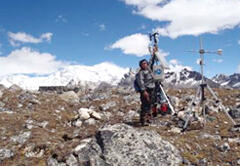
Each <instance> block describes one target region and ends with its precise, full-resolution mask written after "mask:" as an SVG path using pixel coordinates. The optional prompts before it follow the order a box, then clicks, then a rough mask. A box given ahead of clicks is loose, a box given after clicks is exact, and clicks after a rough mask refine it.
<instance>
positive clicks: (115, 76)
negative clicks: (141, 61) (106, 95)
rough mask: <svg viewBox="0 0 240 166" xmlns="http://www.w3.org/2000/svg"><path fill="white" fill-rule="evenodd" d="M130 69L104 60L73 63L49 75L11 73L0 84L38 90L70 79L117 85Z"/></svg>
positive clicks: (87, 82) (67, 81) (88, 82)
mask: <svg viewBox="0 0 240 166" xmlns="http://www.w3.org/2000/svg"><path fill="white" fill-rule="evenodd" d="M128 70H129V69H127V68H121V67H118V66H117V65H115V64H112V63H108V62H104V63H101V64H97V65H94V66H84V65H71V66H67V67H65V68H63V69H61V70H59V71H57V72H55V73H52V74H50V75H48V76H35V77H31V76H26V75H9V76H3V77H0V84H3V85H5V86H6V87H9V86H11V85H13V84H16V85H18V86H20V87H22V88H23V89H29V90H38V88H39V86H65V85H67V84H68V83H69V82H70V81H74V82H75V83H76V84H77V83H79V82H81V84H82V85H86V84H88V85H89V84H90V83H91V84H92V83H93V84H94V83H95V84H96V85H98V84H99V83H101V82H107V83H110V84H113V85H116V84H117V83H118V82H119V81H120V79H121V78H122V77H123V75H124V74H125V73H127V72H128Z"/></svg>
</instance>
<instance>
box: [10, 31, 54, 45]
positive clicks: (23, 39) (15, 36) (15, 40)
mask: <svg viewBox="0 0 240 166" xmlns="http://www.w3.org/2000/svg"><path fill="white" fill-rule="evenodd" d="M52 35H53V34H52V33H50V32H48V33H43V34H42V35H41V36H40V37H39V38H35V37H33V36H32V35H30V34H27V33H25V32H17V33H12V32H8V37H9V41H10V44H11V45H12V46H19V45H20V44H22V43H35V44H36V43H41V42H44V41H47V42H50V41H51V39H52Z"/></svg>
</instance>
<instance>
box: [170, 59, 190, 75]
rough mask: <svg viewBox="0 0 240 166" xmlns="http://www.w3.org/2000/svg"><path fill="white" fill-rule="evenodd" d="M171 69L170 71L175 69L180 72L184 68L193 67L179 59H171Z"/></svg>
mask: <svg viewBox="0 0 240 166" xmlns="http://www.w3.org/2000/svg"><path fill="white" fill-rule="evenodd" d="M169 68H170V69H169V70H170V71H173V72H176V73H179V72H180V71H182V70H183V69H185V68H186V69H188V70H192V67H190V66H183V65H182V64H181V62H180V61H179V60H177V59H171V60H170V61H169Z"/></svg>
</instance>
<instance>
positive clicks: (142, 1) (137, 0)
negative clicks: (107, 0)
mask: <svg viewBox="0 0 240 166" xmlns="http://www.w3.org/2000/svg"><path fill="white" fill-rule="evenodd" d="M122 1H124V2H125V3H126V4H127V5H134V6H137V7H138V8H139V9H141V8H143V7H144V6H151V5H157V4H159V3H161V2H163V1H164V0H122Z"/></svg>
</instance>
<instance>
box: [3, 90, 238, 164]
mask: <svg viewBox="0 0 240 166" xmlns="http://www.w3.org/2000/svg"><path fill="white" fill-rule="evenodd" d="M216 91H217V93H218V95H219V97H220V98H221V99H222V100H223V104H224V105H226V106H232V105H235V104H236V100H235V99H236V97H238V96H239V94H240V90H222V89H217V90H216ZM21 93H22V92H21V91H19V92H14V93H13V92H5V93H4V94H3V96H2V98H0V101H2V102H4V103H5V104H6V105H5V106H4V107H5V108H8V109H10V110H12V111H13V112H14V113H13V114H9V113H0V114H1V116H0V126H1V127H0V133H1V138H2V139H3V138H5V139H3V140H1V141H0V147H1V148H3V147H4V148H9V149H14V150H15V155H14V156H13V157H12V158H11V159H9V160H4V161H3V162H1V165H6V166H9V165H19V166H20V165H39V166H41V165H46V160H47V159H48V158H49V157H50V156H52V155H53V154H55V155H56V156H58V159H59V160H64V159H65V157H66V156H67V155H68V154H70V153H71V152H72V149H73V148H74V147H76V146H77V145H78V144H79V142H80V141H81V140H82V139H84V138H88V137H92V136H94V135H95V133H96V131H97V130H98V128H99V127H101V126H102V125H104V124H106V123H108V124H115V123H119V122H123V118H122V117H120V116H117V115H114V116H113V117H114V118H112V119H110V120H101V121H100V122H99V123H98V124H97V125H96V126H86V125H83V126H82V127H80V128H77V127H74V126H71V125H68V124H69V123H70V122H71V121H73V120H74V119H75V117H76V115H77V110H78V109H79V108H81V107H90V106H94V107H95V108H96V111H100V110H99V107H100V105H102V104H105V103H107V102H109V101H115V102H116V103H118V105H117V106H116V107H115V108H114V109H116V110H122V112H123V113H127V112H128V111H129V110H138V109H139V105H138V104H137V103H135V104H130V105H126V103H125V102H124V100H123V96H121V95H119V94H118V93H117V92H113V94H114V95H115V96H113V97H112V98H111V97H110V98H109V99H106V100H101V101H90V102H80V103H76V104H70V103H67V102H65V101H63V100H61V99H60V98H59V96H58V95H57V94H51V93H44V94H34V95H35V96H36V99H37V100H38V101H39V102H40V104H38V103H34V104H32V105H31V107H32V108H31V109H29V103H31V101H30V100H28V99H26V100H24V101H20V99H19V95H21ZM194 93H195V91H194V90H192V89H183V90H181V91H179V90H169V91H168V95H170V96H171V95H173V96H177V97H179V98H181V97H182V96H185V95H190V94H194ZM116 96H118V97H116ZM207 97H210V96H209V94H208V93H207ZM181 102H182V101H181ZM19 103H21V104H22V107H21V108H19V107H18V106H19ZM186 104H187V103H186V102H182V105H186ZM56 110H57V111H56ZM108 111H110V112H111V110H108ZM112 113H113V112H112ZM212 117H214V120H213V121H208V122H207V124H206V126H205V127H204V128H200V127H199V126H198V125H197V126H196V127H194V125H193V126H192V127H191V128H189V130H188V131H186V132H185V133H181V134H176V133H172V132H168V130H170V129H171V127H172V126H174V125H176V124H175V123H174V122H172V121H171V117H169V116H165V117H161V116H159V117H158V121H168V122H169V123H170V125H169V126H157V127H154V126H149V127H141V128H142V129H145V130H155V131H157V132H158V133H159V134H160V135H161V136H162V137H163V138H164V139H166V140H168V141H170V142H171V143H173V144H174V145H175V146H176V147H178V148H179V149H180V151H181V155H182V156H183V157H184V158H185V159H187V160H189V161H190V162H191V163H193V164H198V161H199V160H200V159H204V158H206V159H207V160H208V161H209V163H210V165H217V164H219V165H222V163H231V162H232V161H235V160H237V159H238V158H239V156H240V147H239V145H238V144H237V143H229V145H230V147H231V150H230V151H228V152H221V151H219V150H218V149H217V148H216V146H219V145H221V144H222V143H224V142H227V139H228V138H240V133H236V132H231V131H230V130H229V129H230V128H231V127H232V125H231V122H229V120H228V119H227V118H226V116H225V114H223V113H219V114H213V115H212ZM28 119H31V120H33V121H34V122H36V123H37V122H38V123H41V122H44V121H47V122H48V124H47V126H46V127H45V128H44V127H41V126H39V125H35V126H34V125H33V126H34V128H32V129H27V128H26V120H28ZM137 122H138V119H135V120H134V121H133V122H131V123H129V124H130V125H133V126H135V127H139V125H138V123H137ZM226 122H227V124H226ZM216 126H218V127H216ZM139 128H140V127H139ZM29 130H30V131H31V137H30V138H29V140H28V141H27V142H25V143H24V144H23V145H19V144H17V143H13V142H12V141H11V140H10V138H11V137H12V136H14V135H18V134H19V133H20V131H29ZM203 133H208V134H210V135H219V136H220V137H221V140H220V141H219V140H214V139H202V138H200V136H201V135H202V134H203ZM30 144H34V146H35V150H36V151H39V150H40V149H44V155H43V156H41V157H40V158H34V157H31V158H27V157H26V156H25V153H26V147H27V146H29V145H30ZM233 164H234V163H233Z"/></svg>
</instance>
